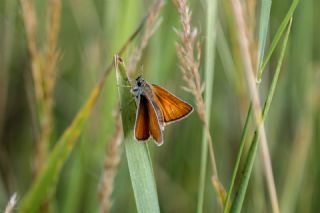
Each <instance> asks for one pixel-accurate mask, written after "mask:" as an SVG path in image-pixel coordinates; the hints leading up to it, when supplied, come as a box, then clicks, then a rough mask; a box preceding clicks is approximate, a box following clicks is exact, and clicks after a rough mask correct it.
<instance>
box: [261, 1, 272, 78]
mask: <svg viewBox="0 0 320 213" xmlns="http://www.w3.org/2000/svg"><path fill="white" fill-rule="evenodd" d="M271 4H272V2H271V0H262V2H261V11H260V13H261V15H260V24H259V25H260V28H259V42H258V50H259V57H258V60H259V68H260V67H261V65H262V62H263V58H264V49H265V46H266V40H267V34H268V26H269V17H270V10H271ZM260 71H261V70H260ZM258 76H260V77H261V73H259V74H258Z"/></svg>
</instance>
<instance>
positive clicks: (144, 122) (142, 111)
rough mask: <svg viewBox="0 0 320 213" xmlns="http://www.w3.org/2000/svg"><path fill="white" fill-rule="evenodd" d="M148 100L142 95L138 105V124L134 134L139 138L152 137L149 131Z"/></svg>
mask: <svg viewBox="0 0 320 213" xmlns="http://www.w3.org/2000/svg"><path fill="white" fill-rule="evenodd" d="M147 105H148V101H147V99H146V97H144V96H140V101H139V105H138V110H137V115H136V124H135V130H134V133H135V134H134V135H135V138H136V139H137V140H147V139H148V138H149V137H150V133H149V113H148V106H147Z"/></svg>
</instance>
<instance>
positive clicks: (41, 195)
mask: <svg viewBox="0 0 320 213" xmlns="http://www.w3.org/2000/svg"><path fill="white" fill-rule="evenodd" d="M105 78H106V75H104V76H103V78H101V79H100V82H99V83H98V84H97V85H96V87H95V88H94V89H93V91H92V92H91V95H90V97H89V99H88V100H87V102H86V104H85V105H84V106H83V107H82V109H81V110H80V111H79V112H78V114H77V116H76V117H75V119H74V120H73V122H72V123H71V125H70V126H69V127H68V128H67V129H66V130H65V131H64V133H63V135H62V136H61V137H60V139H59V140H58V142H57V144H56V145H55V147H54V149H53V151H52V152H51V154H50V156H49V159H48V161H47V163H46V164H45V166H44V168H43V170H42V171H41V173H40V174H39V176H38V177H37V179H36V180H35V182H34V184H33V185H32V187H31V189H30V190H29V191H28V193H27V194H26V195H25V197H24V198H23V199H22V201H21V205H20V208H19V212H36V211H37V209H38V208H39V206H40V204H41V203H42V201H43V200H44V199H45V198H46V196H48V195H50V194H49V193H53V192H54V186H55V185H56V183H57V180H58V177H59V174H60V171H61V168H62V166H63V164H64V162H65V161H66V159H67V157H68V156H69V154H70V152H71V151H72V149H73V147H74V144H75V141H76V140H77V138H78V137H79V135H80V133H81V131H82V129H83V127H84V124H85V122H86V120H87V118H88V116H89V114H90V112H91V110H92V108H93V106H94V104H95V102H96V100H97V98H98V96H99V94H100V93H101V90H102V87H103V85H104V82H105Z"/></svg>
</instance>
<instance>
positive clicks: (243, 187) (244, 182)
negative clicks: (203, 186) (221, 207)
mask: <svg viewBox="0 0 320 213" xmlns="http://www.w3.org/2000/svg"><path fill="white" fill-rule="evenodd" d="M291 23H292V18H291V19H290V22H289V26H288V29H287V32H286V35H285V38H284V41H283V45H282V48H281V54H280V57H279V60H278V64H277V68H276V72H275V74H274V76H273V79H272V83H271V87H270V89H269V93H268V97H267V100H266V103H265V105H264V108H263V111H262V119H263V120H265V118H266V116H267V114H268V112H269V108H270V105H271V101H272V99H273V95H274V92H275V89H276V86H277V82H278V77H279V74H280V71H281V66H282V62H283V58H284V55H285V50H286V47H287V43H288V38H289V34H290V29H291ZM257 147H258V132H257V131H255V133H254V137H253V139H252V142H251V145H250V149H249V153H248V157H247V159H246V163H245V166H244V169H243V173H242V176H241V178H240V183H239V188H238V190H237V192H236V195H235V199H234V202H233V204H232V206H231V212H240V211H241V208H242V204H243V200H244V197H245V193H246V191H247V187H248V183H249V179H250V175H251V171H252V167H253V163H254V159H255V156H256V153H257Z"/></svg>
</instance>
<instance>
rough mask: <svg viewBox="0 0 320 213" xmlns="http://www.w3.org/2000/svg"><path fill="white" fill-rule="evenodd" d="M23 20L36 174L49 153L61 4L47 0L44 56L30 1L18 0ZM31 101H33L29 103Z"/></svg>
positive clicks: (53, 0)
mask: <svg viewBox="0 0 320 213" xmlns="http://www.w3.org/2000/svg"><path fill="white" fill-rule="evenodd" d="M20 4H21V7H22V17H23V21H24V25H25V28H26V37H27V44H28V50H29V56H30V59H31V70H32V77H33V83H34V91H35V104H36V110H37V117H38V125H39V127H35V128H39V135H37V136H36V153H35V157H34V167H35V168H34V172H35V175H37V174H38V173H39V172H40V170H41V168H42V167H43V164H44V162H45V160H46V158H47V157H46V156H47V154H48V151H49V148H48V147H49V142H50V135H51V132H52V129H53V117H52V109H53V92H54V87H55V83H56V73H57V64H58V59H59V50H58V48H57V42H58V34H59V30H60V16H61V2H60V0H50V1H48V3H47V6H48V10H47V11H48V15H47V16H48V20H47V33H46V42H45V44H44V45H43V46H44V49H45V53H43V51H41V49H40V48H39V47H38V44H37V41H38V40H37V39H38V34H37V33H39V32H37V24H38V23H37V22H38V21H37V20H38V19H37V16H36V13H35V10H34V7H33V4H32V3H31V1H30V0H20ZM32 102H33V100H32Z"/></svg>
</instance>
